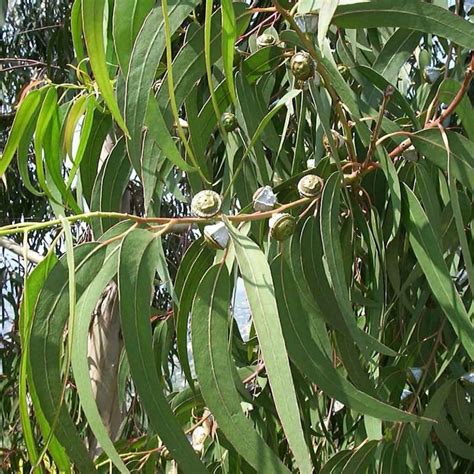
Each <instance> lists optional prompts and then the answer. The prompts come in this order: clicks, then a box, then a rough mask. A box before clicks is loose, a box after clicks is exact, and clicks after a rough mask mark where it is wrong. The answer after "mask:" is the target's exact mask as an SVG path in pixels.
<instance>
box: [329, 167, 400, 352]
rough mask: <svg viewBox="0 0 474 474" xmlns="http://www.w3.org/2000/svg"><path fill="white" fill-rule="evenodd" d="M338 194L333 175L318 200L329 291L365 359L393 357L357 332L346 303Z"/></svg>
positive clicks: (338, 184) (338, 179)
mask: <svg viewBox="0 0 474 474" xmlns="http://www.w3.org/2000/svg"><path fill="white" fill-rule="evenodd" d="M340 193H341V175H340V174H339V172H335V173H333V174H332V175H331V177H330V178H329V179H328V180H327V182H326V184H325V186H324V192H323V197H322V200H321V238H322V242H323V248H324V255H325V256H326V262H327V268H328V272H327V273H328V275H327V276H328V279H329V280H330V282H331V283H332V289H333V291H334V294H335V295H336V300H337V304H338V306H339V308H340V310H341V314H342V316H343V318H344V322H345V323H346V326H347V329H348V330H349V332H350V334H351V337H352V338H353V339H354V342H355V343H356V344H357V346H358V347H359V349H360V350H361V351H362V352H363V353H364V354H365V356H366V358H367V359H370V352H371V351H378V352H381V353H382V354H386V355H390V356H395V355H396V353H395V352H394V351H392V350H391V349H390V348H388V347H387V346H385V345H384V344H382V343H381V342H379V341H378V340H377V339H375V338H374V337H372V336H371V335H370V334H367V333H364V332H362V331H360V330H359V328H358V326H357V320H356V315H355V314H354V311H353V310H352V305H351V302H350V299H349V289H348V286H347V282H346V277H345V275H344V261H343V252H342V245H341V241H340V227H339V214H340V200H341V197H340Z"/></svg>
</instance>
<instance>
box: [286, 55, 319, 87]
mask: <svg viewBox="0 0 474 474" xmlns="http://www.w3.org/2000/svg"><path fill="white" fill-rule="evenodd" d="M290 67H291V72H292V73H293V75H294V76H295V79H296V80H297V81H307V80H308V79H309V78H310V77H313V74H314V63H313V60H312V59H311V56H310V55H309V54H308V53H306V52H305V51H299V52H298V53H296V54H294V55H293V57H292V58H291V61H290Z"/></svg>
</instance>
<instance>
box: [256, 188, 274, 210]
mask: <svg viewBox="0 0 474 474" xmlns="http://www.w3.org/2000/svg"><path fill="white" fill-rule="evenodd" d="M276 201H277V198H276V195H275V193H274V192H273V189H272V188H271V187H270V186H264V187H262V188H258V189H257V190H256V191H255V193H254V195H253V208H254V209H255V210H256V211H257V212H265V211H271V210H272V209H273V208H274V207H275V204H276Z"/></svg>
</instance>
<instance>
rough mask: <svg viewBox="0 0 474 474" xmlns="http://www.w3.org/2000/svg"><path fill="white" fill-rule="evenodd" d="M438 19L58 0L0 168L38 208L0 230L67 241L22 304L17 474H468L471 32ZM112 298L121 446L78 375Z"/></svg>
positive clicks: (422, 13) (357, 11)
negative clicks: (63, 11)
mask: <svg viewBox="0 0 474 474" xmlns="http://www.w3.org/2000/svg"><path fill="white" fill-rule="evenodd" d="M432 3H436V5H433V4H431V3H429V2H423V1H421V0H374V1H369V2H368V1H357V0H350V1H342V0H341V1H339V2H338V1H326V0H322V1H316V0H311V1H310V0H301V1H300V2H283V1H282V2H278V1H272V2H254V4H255V5H253V6H252V7H250V6H249V5H248V4H246V3H239V2H230V1H223V2H212V1H211V0H207V1H205V2H200V1H198V0H186V1H184V0H183V1H180V0H174V1H173V0H162V1H161V2H155V1H153V0H146V1H145V0H115V1H112V0H110V1H105V0H100V1H99V0H82V1H80V0H75V2H74V4H73V6H72V10H71V15H70V22H71V23H70V24H71V27H70V31H71V37H72V41H73V47H74V54H75V61H74V64H73V66H72V70H73V71H74V76H72V75H70V76H69V79H68V81H69V82H61V83H59V82H58V81H50V80H48V79H47V78H42V79H41V81H40V83H38V84H35V87H32V88H31V90H30V91H29V93H28V94H27V95H25V96H23V97H22V100H21V102H20V104H19V107H18V110H17V113H16V115H15V119H14V122H13V126H12V129H11V132H10V134H9V138H8V141H7V143H6V145H5V148H4V150H3V154H2V156H1V158H0V175H5V173H6V171H7V170H8V169H10V168H11V167H12V166H13V165H14V164H15V163H16V166H17V168H18V172H19V175H20V177H21V180H22V183H23V184H24V185H25V186H26V187H27V188H28V190H29V191H30V192H31V193H33V194H35V195H37V196H38V197H41V198H45V199H47V200H48V202H49V206H50V207H51V210H52V212H53V213H54V214H55V217H54V218H51V219H50V220H47V221H43V222H40V221H38V222H31V221H23V222H21V221H17V222H12V223H11V224H10V225H6V226H4V227H2V228H0V236H7V235H26V236H28V234H29V233H32V232H36V231H39V230H42V229H49V228H53V229H56V231H57V233H58V235H60V236H61V238H62V239H63V242H64V244H63V245H62V247H61V249H62V251H63V253H64V255H62V256H61V258H59V259H57V258H56V255H55V253H54V248H53V251H51V252H49V253H48V256H46V257H45V258H44V259H43V260H42V261H41V263H40V264H38V265H37V266H36V267H35V268H34V270H32V271H31V272H30V274H29V276H28V278H27V280H26V282H25V285H24V289H23V290H24V291H23V297H22V303H21V307H20V332H19V336H20V338H21V344H22V354H21V361H20V372H19V380H20V399H19V409H20V413H21V423H22V428H23V433H24V442H25V446H26V452H24V453H23V456H22V460H21V462H20V461H18V465H16V466H14V465H11V466H10V468H11V469H12V470H15V469H18V466H19V465H20V464H21V463H23V464H27V465H28V466H29V467H32V468H33V469H38V470H39V469H41V468H42V467H45V468H49V466H55V469H57V470H59V471H66V472H69V471H71V470H72V469H76V470H78V471H79V472H92V471H94V470H96V469H98V470H101V471H104V472H105V471H106V470H109V469H111V467H112V466H114V468H115V469H117V470H118V471H120V472H128V471H129V470H132V469H137V470H144V471H147V470H149V471H151V472H155V470H159V471H163V472H171V471H172V470H175V469H176V465H177V466H179V468H180V469H181V470H182V471H183V472H207V471H213V472H214V471H218V472H253V471H257V472H288V471H297V470H299V471H300V472H304V473H307V472H312V470H313V469H314V470H315V471H316V472H366V471H367V472H392V471H394V470H396V471H397V472H398V471H400V472H423V473H424V472H436V471H438V470H439V471H441V472H445V471H446V472H447V471H451V470H454V469H455V470H458V471H460V472H461V471H467V472H469V471H470V470H472V465H473V463H474V433H473V430H472V426H473V423H472V421H473V402H472V397H473V396H474V392H473V382H472V370H473V365H472V364H473V358H474V328H473V308H474V305H473V298H472V296H473V289H472V288H473V287H472V279H473V278H474V271H473V265H472V251H473V238H474V233H473V227H472V218H473V215H472V209H473V207H472V196H473V192H474V143H473V140H474V131H473V128H472V117H473V111H472V104H471V102H470V100H469V95H468V91H469V87H470V84H471V79H472V76H473V75H474V58H473V57H472V56H471V52H470V50H471V49H474V39H473V38H474V27H473V25H472V23H470V22H469V18H468V15H467V13H468V12H466V17H464V16H465V15H464V13H465V12H464V11H463V9H462V8H461V7H462V6H463V2H458V3H457V11H456V12H455V13H456V14H453V13H452V12H450V11H449V10H448V9H447V8H446V7H447V5H445V3H446V2H443V1H437V2H432ZM318 8H321V10H320V11H319V16H317V15H314V14H312V13H311V12H314V11H315V10H316V9H318ZM308 12H309V13H308ZM303 30H304V31H303ZM263 34H265V35H266V36H263ZM297 51H305V52H307V53H308V55H300V57H299V58H298V68H299V69H298V71H297V70H296V69H295V67H294V65H295V63H296V62H295V61H293V62H291V57H292V56H293V55H294V54H295V52H297ZM305 60H307V61H309V62H310V63H309V64H307V65H305V64H304V61H305ZM301 61H303V63H301ZM313 69H315V70H313ZM313 73H314V74H313ZM308 74H309V75H310V76H311V74H313V76H312V77H309V78H307V75H308ZM295 76H297V77H295ZM229 112H231V113H233V114H235V118H236V120H237V124H238V126H237V127H236V128H235V123H232V127H230V126H229V123H228V121H227V120H226V121H222V118H223V114H224V113H229ZM226 117H228V116H226ZM110 143H112V144H113V146H112V147H110V146H108V144H110ZM30 145H31V146H32V147H33V150H34V154H33V156H32V158H33V160H32V162H31V160H30V156H29V153H28V150H29V147H30ZM107 150H108V154H107V156H105V157H104V154H105V153H104V152H105V151H107ZM15 157H16V160H14V158H15ZM29 168H30V169H32V170H33V171H34V178H30V174H29V172H28V169H29ZM307 175H317V177H318V179H315V180H314V182H315V183H316V184H317V186H316V187H315V188H308V187H302V184H301V183H302V182H301V181H300V180H301V178H303V177H305V176H307ZM7 176H8V175H7ZM6 181H7V182H6V184H7V186H10V187H11V186H12V185H13V183H12V182H11V180H8V179H7V180H6ZM131 183H133V184H132V185H131ZM304 183H309V181H304ZM321 183H322V186H321ZM130 186H132V187H133V186H134V188H135V189H136V190H138V194H139V198H138V199H137V201H138V204H137V205H135V206H134V207H133V209H132V210H131V212H127V213H125V212H123V197H124V194H125V193H126V192H128V191H127V190H130ZM264 186H269V187H270V188H272V191H273V193H275V194H276V196H277V200H278V202H277V203H276V204H275V205H274V204H273V203H271V204H269V205H268V206H269V207H268V209H267V210H261V211H255V212H254V210H253V205H254V204H255V203H254V192H255V191H256V190H257V188H260V187H264ZM203 190H208V191H209V190H213V191H215V192H217V193H218V194H219V195H220V198H219V197H217V198H215V197H212V196H213V195H210V194H206V195H204V197H203V195H202V194H200V195H199V196H200V197H199V198H196V196H197V195H198V194H199V193H200V192H202V191H203ZM266 192H267V193H268V195H271V192H270V191H269V190H268V189H267V191H266ZM299 192H300V193H301V192H303V193H302V194H301V195H300V194H299ZM191 196H192V197H193V198H194V199H195V200H194V201H193V208H194V209H195V208H196V206H199V205H201V210H202V213H198V214H199V216H200V217H198V216H197V215H189V211H188V205H187V203H188V202H189V201H190V198H191ZM199 203H200V204H199ZM216 203H217V204H216ZM210 204H212V205H213V206H216V205H217V209H211V207H212V206H211V205H210ZM206 206H207V207H206ZM216 211H217V214H216V213H215V212H216ZM284 213H286V214H290V215H291V216H293V218H296V227H295V228H294V229H293V227H294V221H295V219H292V218H291V217H289V216H288V215H285V216H282V215H281V214H284ZM79 222H80V223H83V225H86V224H87V225H88V226H90V230H91V233H92V235H93V239H89V240H90V241H88V242H85V243H81V242H79V240H78V238H77V235H74V234H75V232H74V228H73V229H71V224H73V223H79ZM269 222H270V226H271V231H270V230H269ZM215 223H223V225H221V226H218V227H217V228H216V227H213V228H209V227H206V226H208V225H210V224H215ZM216 229H219V232H221V235H224V236H225V237H226V239H224V240H228V242H225V243H223V244H222V243H221V241H220V240H219V239H218V238H217V237H215V238H214V236H215V235H216V234H214V231H216ZM292 231H294V233H293V235H292V236H291V237H290V238H288V239H286V240H285V239H284V237H287V236H288V234H290V233H291V232H292ZM222 233H223V234H222ZM202 234H205V238H202V237H201V235H202ZM227 237H228V239H227ZM173 239H177V241H179V249H180V251H179V252H177V255H176V256H175V257H174V258H173V260H171V258H170V257H171V255H170V252H169V247H170V242H172V241H173ZM209 244H211V245H209ZM216 246H217V247H221V248H220V249H216V248H215V247H216ZM53 247H54V246H53ZM183 250H186V252H185V253H184V252H183V253H184V256H182V258H181V255H179V254H180V253H181V251H183ZM111 281H116V282H117V286H118V290H119V309H120V321H121V331H122V336H123V342H124V350H123V353H122V358H121V362H120V367H119V368H118V373H119V376H118V380H119V382H118V392H119V397H120V399H121V400H122V403H123V404H124V406H125V407H126V409H127V413H128V416H127V417H125V419H124V421H123V423H122V427H121V434H120V437H119V439H118V440H116V439H110V436H109V433H108V432H107V429H106V427H105V425H104V421H103V420H102V419H101V416H100V413H99V410H98V407H97V404H96V401H95V400H94V396H93V393H92V389H91V382H90V378H89V371H88V370H89V367H88V360H87V338H88V329H89V322H90V318H91V315H92V313H93V311H94V308H95V306H96V304H97V302H98V301H99V299H100V297H101V294H102V293H103V291H104V289H105V288H106V287H107V285H108V284H109V283H110V282H111ZM241 283H242V284H243V286H244V287H245V292H246V295H247V299H248V305H249V309H250V313H251V324H250V330H249V335H248V336H247V334H244V332H243V328H242V326H241V325H239V324H238V322H237V320H236V317H235V316H236V314H235V313H236V293H237V289H238V287H239V286H240V284H241ZM189 329H190V331H189ZM188 336H189V337H188ZM188 339H190V342H191V345H192V357H191V355H190V351H189V350H188V342H189V341H188ZM177 365H179V367H177ZM179 369H181V371H182V372H181V373H182V376H183V377H185V379H186V382H187V384H186V385H185V387H184V388H183V384H182V381H180V380H178V377H177V376H178V375H179V374H180V370H179ZM89 431H90V432H92V434H93V436H94V437H95V438H96V440H97V442H98V443H99V445H100V447H101V448H102V450H103V453H102V454H101V455H100V456H99V457H96V458H93V457H92V456H91V455H90V453H89V451H88V449H87V446H86V444H85V443H84V441H85V438H86V437H87V436H88V432H89ZM188 438H190V439H188ZM38 440H39V441H38ZM190 441H191V443H190Z"/></svg>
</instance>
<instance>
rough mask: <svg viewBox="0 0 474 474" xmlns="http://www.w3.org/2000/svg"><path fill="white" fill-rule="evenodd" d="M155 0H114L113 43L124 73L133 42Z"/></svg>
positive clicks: (126, 69)
mask: <svg viewBox="0 0 474 474" xmlns="http://www.w3.org/2000/svg"><path fill="white" fill-rule="evenodd" d="M155 3H156V1H155V0H116V1H115V5H114V19H113V30H114V44H115V52H116V54H117V59H118V62H119V64H120V68H121V69H122V73H123V74H124V75H126V74H127V71H128V63H129V62H130V56H131V54H132V49H133V44H134V43H135V39H136V37H137V35H138V32H139V31H140V28H141V26H142V24H143V22H144V21H145V18H146V16H147V15H148V14H149V13H150V12H151V10H152V8H153V7H154V6H155Z"/></svg>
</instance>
